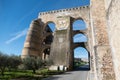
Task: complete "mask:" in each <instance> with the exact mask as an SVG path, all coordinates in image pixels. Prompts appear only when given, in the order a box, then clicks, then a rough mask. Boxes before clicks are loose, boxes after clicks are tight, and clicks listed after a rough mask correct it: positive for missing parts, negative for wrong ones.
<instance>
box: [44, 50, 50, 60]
mask: <svg viewBox="0 0 120 80" xmlns="http://www.w3.org/2000/svg"><path fill="white" fill-rule="evenodd" d="M49 55H50V48H46V49H44V51H43V56H42V59H43V60H48V58H49Z"/></svg>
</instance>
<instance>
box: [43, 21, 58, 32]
mask: <svg viewBox="0 0 120 80" xmlns="http://www.w3.org/2000/svg"><path fill="white" fill-rule="evenodd" d="M49 24H53V25H52V26H50V25H49ZM47 27H49V28H50V29H51V27H52V28H53V27H54V30H53V31H52V33H53V32H55V29H56V24H55V23H54V22H53V21H48V22H46V23H45V26H44V30H45V31H46V29H47ZM51 30H52V29H51Z"/></svg>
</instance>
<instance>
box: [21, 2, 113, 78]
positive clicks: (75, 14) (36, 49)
mask: <svg viewBox="0 0 120 80" xmlns="http://www.w3.org/2000/svg"><path fill="white" fill-rule="evenodd" d="M91 2H92V5H90V6H82V7H75V8H69V9H60V10H54V11H48V12H41V13H40V14H39V16H38V19H36V20H33V21H32V23H31V24H30V28H29V30H28V34H27V37H26V41H25V43H24V48H23V51H22V58H25V57H26V56H36V57H38V56H39V57H41V58H43V59H51V60H53V63H54V65H56V66H59V65H64V66H66V67H67V68H68V69H69V70H71V69H73V55H74V52H73V49H74V48H75V47H78V46H81V47H84V48H86V50H87V51H88V53H89V58H90V68H91V69H90V73H92V74H93V77H94V79H95V80H115V73H114V69H113V62H112V56H111V49H110V45H109V40H108V34H107V24H106V18H105V17H106V12H105V8H104V5H103V3H104V1H103V0H101V1H99V0H96V1H95V0H92V1H91ZM98 2H99V4H98V5H96V3H98ZM78 19H80V20H83V21H84V22H85V24H86V27H87V29H85V30H76V31H73V30H72V24H73V22H74V21H75V20H78ZM50 22H52V23H54V24H55V27H56V30H55V32H54V33H52V31H51V30H50V28H49V27H48V23H50ZM78 33H81V34H84V35H86V36H87V38H88V41H87V42H81V43H75V44H74V43H73V36H74V35H75V34H78ZM45 40H46V41H45ZM46 51H47V54H45V53H46Z"/></svg>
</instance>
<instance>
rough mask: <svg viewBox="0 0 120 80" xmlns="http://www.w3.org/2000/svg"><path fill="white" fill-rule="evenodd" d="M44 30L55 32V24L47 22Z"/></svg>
mask: <svg viewBox="0 0 120 80" xmlns="http://www.w3.org/2000/svg"><path fill="white" fill-rule="evenodd" d="M46 32H52V33H53V32H55V24H54V23H53V22H49V23H48V24H47V26H46Z"/></svg>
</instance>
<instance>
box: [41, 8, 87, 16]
mask: <svg viewBox="0 0 120 80" xmlns="http://www.w3.org/2000/svg"><path fill="white" fill-rule="evenodd" d="M85 8H89V6H81V7H74V8H67V9H59V10H53V11H47V12H40V13H39V16H40V15H46V14H53V13H59V12H65V11H73V10H81V9H85Z"/></svg>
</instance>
